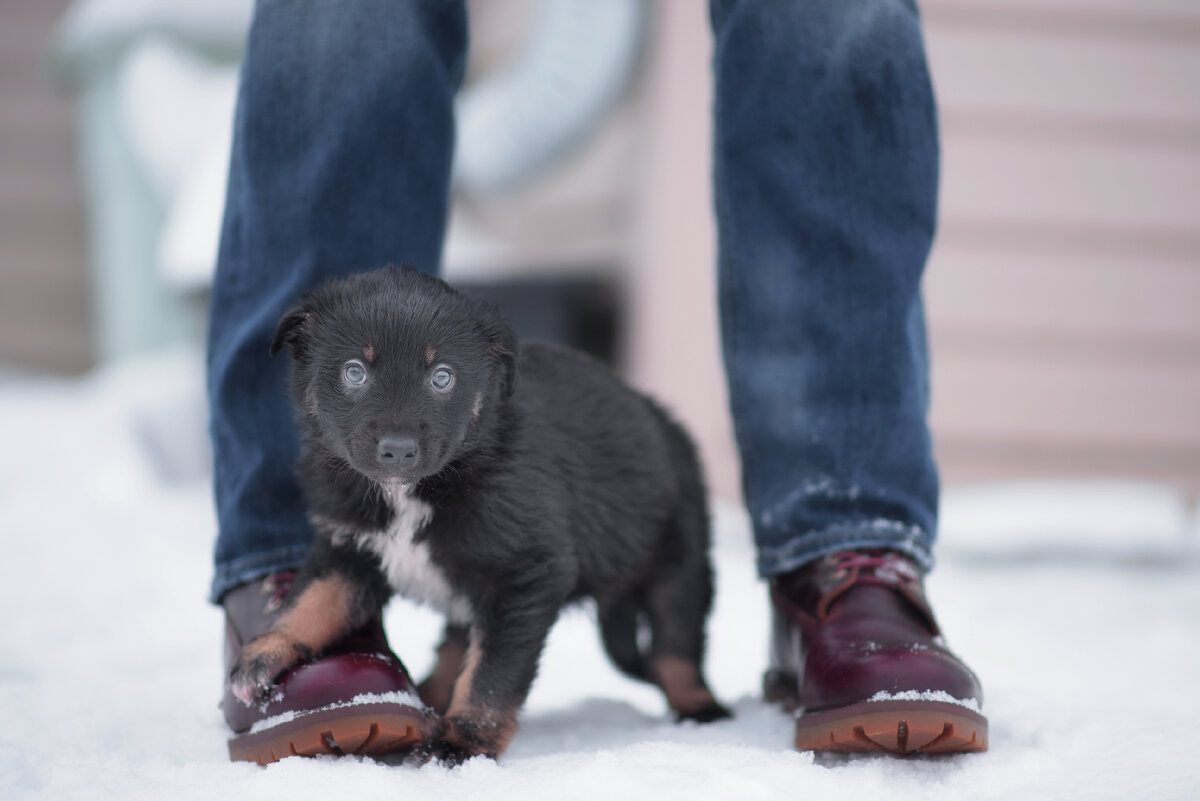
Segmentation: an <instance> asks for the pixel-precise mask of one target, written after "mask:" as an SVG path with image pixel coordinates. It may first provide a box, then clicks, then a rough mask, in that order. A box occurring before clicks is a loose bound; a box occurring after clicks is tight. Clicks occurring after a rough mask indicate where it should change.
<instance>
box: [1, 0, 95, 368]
mask: <svg viewBox="0 0 1200 801" xmlns="http://www.w3.org/2000/svg"><path fill="white" fill-rule="evenodd" d="M66 7H67V2H66V0H15V1H14V2H6V3H5V4H4V6H3V8H4V11H3V19H4V22H3V26H2V29H0V31H2V33H3V35H2V36H0V65H2V66H0V362H2V363H4V364H5V365H9V366H14V367H15V366H20V367H23V368H31V369H33V370H36V371H63V372H78V371H81V370H84V369H86V368H87V367H89V366H91V364H92V358H93V353H92V344H91V342H92V317H91V314H90V312H89V305H88V296H89V293H90V291H91V286H90V281H89V278H88V269H87V247H86V241H85V225H84V207H83V200H82V198H81V196H80V187H79V180H78V177H77V175H76V171H75V155H76V152H75V142H74V139H73V135H74V128H73V123H74V119H73V116H72V109H71V103H70V100H69V98H67V97H64V96H62V95H61V94H60V93H59V92H58V91H57V90H56V88H55V87H54V85H53V83H52V81H51V80H50V71H49V70H48V69H47V67H46V58H47V50H48V48H49V40H50V36H51V32H52V31H53V29H54V24H55V22H56V21H57V20H58V17H59V15H60V14H62V12H63V10H64V9H65V8H66Z"/></svg>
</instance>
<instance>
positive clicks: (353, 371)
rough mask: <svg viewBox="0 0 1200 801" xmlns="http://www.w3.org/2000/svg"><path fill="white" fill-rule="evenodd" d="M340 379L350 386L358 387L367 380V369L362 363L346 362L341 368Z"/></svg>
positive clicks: (355, 361)
mask: <svg viewBox="0 0 1200 801" xmlns="http://www.w3.org/2000/svg"><path fill="white" fill-rule="evenodd" d="M342 378H344V379H345V381H346V383H347V384H350V385H351V386H356V387H357V386H360V385H362V384H363V383H365V382H366V380H367V368H365V367H363V364H362V362H360V361H358V360H357V359H354V360H352V361H348V362H346V366H345V367H343V368H342Z"/></svg>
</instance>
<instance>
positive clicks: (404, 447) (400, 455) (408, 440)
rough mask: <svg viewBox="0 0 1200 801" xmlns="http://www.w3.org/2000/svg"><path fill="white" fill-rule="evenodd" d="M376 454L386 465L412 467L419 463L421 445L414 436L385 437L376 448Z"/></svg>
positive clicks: (381, 462)
mask: <svg viewBox="0 0 1200 801" xmlns="http://www.w3.org/2000/svg"><path fill="white" fill-rule="evenodd" d="M375 455H376V458H377V459H379V463H380V464H381V465H383V466H384V467H411V466H413V465H415V464H416V463H417V457H418V456H420V455H421V447H420V446H419V445H418V444H417V441H416V440H415V439H413V438H412V437H399V436H389V437H383V438H382V439H380V440H379V445H378V446H377V447H376V448H375Z"/></svg>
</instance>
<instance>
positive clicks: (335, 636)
mask: <svg viewBox="0 0 1200 801" xmlns="http://www.w3.org/2000/svg"><path fill="white" fill-rule="evenodd" d="M353 597H354V587H353V586H351V584H350V582H349V581H347V580H346V579H344V578H342V577H341V576H336V575H334V576H323V577H321V578H316V579H313V580H312V581H310V582H309V583H308V584H307V585H305V587H304V589H303V590H301V591H300V594H299V595H297V596H296V599H295V600H294V601H293V602H292V604H291V605H290V606H289V607H288V608H287V609H286V610H284V612H283V614H281V615H280V616H279V620H277V621H276V622H275V625H274V626H273V627H272V633H278V634H281V635H283V636H285V637H287V638H288V639H290V640H291V641H292V642H294V643H295V644H296V645H297V646H299V647H300V648H304V649H307V650H308V651H310V652H311V653H313V654H317V653H320V652H321V651H324V650H325V649H326V648H328V647H329V646H331V645H333V644H334V643H336V642H337V641H338V640H340V639H342V638H343V637H345V636H346V635H347V634H349V633H350V616H351V605H352V600H353Z"/></svg>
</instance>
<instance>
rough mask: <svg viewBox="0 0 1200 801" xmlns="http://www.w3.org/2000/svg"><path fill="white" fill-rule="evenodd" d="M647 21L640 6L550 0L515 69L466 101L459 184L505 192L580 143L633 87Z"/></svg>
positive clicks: (637, 0)
mask: <svg viewBox="0 0 1200 801" xmlns="http://www.w3.org/2000/svg"><path fill="white" fill-rule="evenodd" d="M646 17H647V9H646V5H645V3H643V2H642V0H605V2H602V3H598V2H595V0H543V2H542V4H541V7H540V10H539V12H538V14H537V15H536V18H535V19H536V23H535V27H534V30H533V32H532V33H531V35H530V37H529V41H528V44H527V45H526V46H525V48H524V49H523V50H522V51H521V53H520V54H519V55H518V56H517V58H516V60H515V61H514V63H513V64H512V66H511V67H509V68H508V69H506V70H503V71H501V72H500V73H499V74H497V75H494V76H490V77H489V78H487V79H486V80H484V81H480V82H479V83H477V84H475V85H474V86H470V87H467V88H466V89H464V90H463V92H462V94H461V95H460V96H459V100H458V103H457V105H456V111H455V113H456V116H457V119H458V148H457V152H456V153H455V166H454V169H455V181H456V183H457V184H458V185H459V186H461V187H462V188H463V189H464V190H466V191H468V192H472V193H481V194H491V193H500V192H503V191H505V190H507V189H510V188H512V187H513V186H515V185H516V184H518V183H520V182H521V181H522V180H524V179H527V178H529V177H531V176H532V175H534V174H536V173H537V171H538V170H539V169H540V168H542V167H544V166H546V165H547V164H549V163H551V162H553V160H554V159H555V158H557V157H558V156H561V155H563V154H564V153H565V152H566V151H567V150H568V149H569V148H570V147H571V146H572V145H574V144H575V143H577V142H579V141H580V140H581V139H583V138H584V137H585V136H586V135H587V134H588V133H589V132H590V131H591V129H592V128H593V126H594V125H595V124H596V121H597V119H598V118H600V117H602V116H603V115H604V114H605V113H606V112H607V111H608V110H609V108H610V107H611V106H612V105H613V104H614V103H615V102H616V100H617V99H618V98H619V97H620V95H621V93H622V92H623V91H624V89H625V87H626V86H627V85H628V84H629V81H630V77H631V76H632V74H633V70H634V67H635V66H636V64H637V59H638V55H639V53H640V52H641V47H642V42H643V40H644V38H645V37H644V33H645V27H646Z"/></svg>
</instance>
